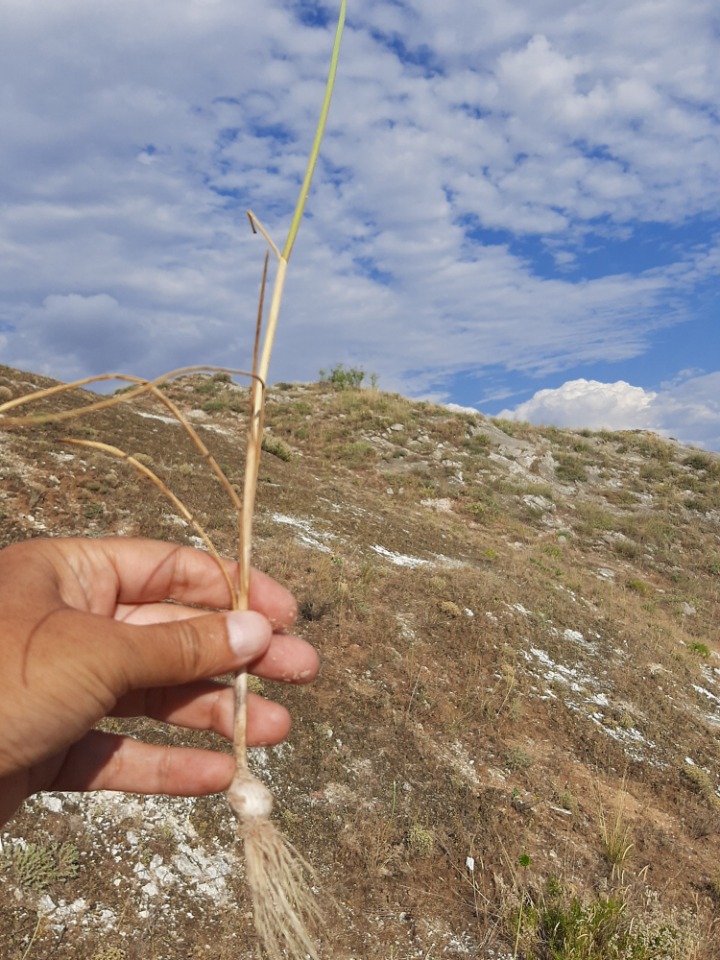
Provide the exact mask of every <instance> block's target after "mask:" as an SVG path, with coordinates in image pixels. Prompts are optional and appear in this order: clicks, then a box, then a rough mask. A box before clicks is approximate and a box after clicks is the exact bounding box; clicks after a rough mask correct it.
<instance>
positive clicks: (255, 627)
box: [226, 611, 272, 660]
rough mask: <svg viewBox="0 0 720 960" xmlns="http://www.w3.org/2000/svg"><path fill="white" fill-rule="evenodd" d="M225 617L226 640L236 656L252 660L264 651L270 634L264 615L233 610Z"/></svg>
mask: <svg viewBox="0 0 720 960" xmlns="http://www.w3.org/2000/svg"><path fill="white" fill-rule="evenodd" d="M226 619H227V631H228V640H229V643H230V647H231V649H232V651H233V653H234V654H235V656H236V657H238V658H240V659H242V660H252V659H253V657H256V656H258V655H259V654H261V653H263V652H264V651H265V648H266V647H267V645H268V641H269V640H270V636H271V634H272V630H271V627H270V624H269V623H268V621H267V620H266V619H265V617H263V616H262V615H261V614H259V613H253V612H252V611H234V612H233V613H229V614H228V615H227V618H226Z"/></svg>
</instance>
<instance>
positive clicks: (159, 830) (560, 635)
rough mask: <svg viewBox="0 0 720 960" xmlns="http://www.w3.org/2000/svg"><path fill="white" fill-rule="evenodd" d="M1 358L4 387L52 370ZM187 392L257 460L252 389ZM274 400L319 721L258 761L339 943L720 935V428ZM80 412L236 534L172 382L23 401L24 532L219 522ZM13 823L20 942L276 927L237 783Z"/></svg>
mask: <svg viewBox="0 0 720 960" xmlns="http://www.w3.org/2000/svg"><path fill="white" fill-rule="evenodd" d="M0 374H2V376H0V389H3V388H4V390H3V392H4V393H5V394H6V395H11V394H12V395H18V394H20V393H24V392H28V391H29V390H31V389H33V388H34V387H35V386H36V385H45V384H47V383H49V381H44V380H42V378H39V377H36V376H33V375H30V374H21V373H19V372H18V371H13V370H10V369H7V368H2V369H0ZM168 392H169V394H170V395H171V396H172V397H173V398H174V399H175V401H176V402H177V403H178V404H179V405H180V406H181V407H182V408H183V409H184V410H186V411H188V416H189V417H190V419H191V420H192V421H193V423H194V424H195V425H196V426H197V428H198V430H199V431H200V433H201V435H202V436H203V438H204V439H205V441H206V442H207V444H208V446H209V447H211V449H212V450H213V452H214V454H215V456H216V459H217V460H218V461H219V462H220V463H221V464H222V466H223V469H224V470H225V471H226V472H227V473H228V475H229V476H230V478H231V479H232V480H233V481H234V482H235V481H237V482H239V481H240V478H241V471H242V460H243V448H244V417H245V410H246V408H247V402H246V391H245V389H241V388H239V387H237V386H235V385H234V384H232V383H228V382H226V380H224V379H223V377H221V376H220V377H217V376H216V377H209V378H198V377H196V378H189V379H186V380H180V381H176V382H175V383H174V384H172V385H171V386H170V387H169V388H168ZM48 403H49V401H48ZM55 403H56V406H58V405H60V404H64V405H68V403H69V399H68V398H67V397H65V398H62V399H60V400H56V401H55ZM267 427H268V433H267V440H266V444H265V446H266V452H265V454H264V459H263V462H262V465H261V484H260V489H259V509H258V519H257V549H256V563H257V564H258V565H259V566H261V567H263V568H264V569H266V570H267V571H268V572H269V573H271V574H272V575H274V576H276V577H277V578H278V579H280V580H281V581H282V582H284V583H286V584H287V585H288V586H289V587H290V588H291V589H293V590H294V591H295V593H296V594H297V596H298V598H299V600H300V604H301V611H302V620H301V623H300V627H299V632H300V633H302V634H303V635H304V636H306V637H307V638H308V639H309V640H311V641H312V642H313V643H315V644H317V646H318V648H319V649H320V651H321V654H322V657H323V664H324V666H323V671H322V674H321V677H320V679H319V680H318V682H317V683H316V684H315V685H313V687H312V688H310V689H303V690H290V691H286V690H275V689H273V690H272V691H270V690H268V691H267V692H268V693H271V695H272V696H274V697H277V698H278V699H281V700H283V702H285V703H287V704H288V706H289V707H290V709H291V711H292V713H293V716H294V718H295V725H294V728H293V731H292V733H291V736H290V739H289V741H288V742H287V744H285V745H283V746H281V747H279V748H276V749H273V750H259V751H256V752H255V756H254V760H253V762H254V764H255V767H256V769H257V770H258V772H259V773H260V775H261V776H262V777H263V778H265V779H266V780H267V782H268V783H269V784H270V785H271V786H272V788H273V790H274V792H275V794H276V797H277V799H278V816H279V818H280V820H281V822H282V825H283V829H284V830H285V831H286V832H287V833H288V834H289V835H290V837H291V838H292V840H293V842H294V843H295V844H296V845H297V846H298V847H299V848H300V849H301V850H302V851H303V852H304V853H305V854H306V856H307V857H308V858H309V859H310V860H311V861H312V862H313V863H314V864H315V865H316V866H317V868H318V870H319V872H320V874H321V876H322V878H323V883H324V885H325V887H326V888H327V890H328V891H329V892H330V893H331V894H332V895H333V896H334V898H335V900H336V901H337V903H338V910H337V915H336V916H335V917H334V919H333V920H332V923H331V936H330V939H331V941H332V942H331V944H330V945H328V948H327V956H333V957H337V958H351V957H355V958H364V960H376V958H377V960H381V958H382V960H389V958H397V960H400V958H411V957H412V958H416V957H417V958H431V957H435V958H438V957H448V958H452V957H471V958H490V957H492V958H494V960H500V958H506V960H509V958H511V957H515V956H517V957H527V958H530V957H538V958H544V957H548V958H551V957H554V958H568V960H580V958H585V957H587V958H613V957H617V958H621V957H632V958H635V960H644V958H648V960H649V958H651V957H653V958H662V957H668V958H670V957H672V958H687V960H689V958H713V957H717V956H720V949H719V948H718V947H717V946H716V943H715V941H716V939H717V935H716V933H717V931H714V925H715V923H716V918H717V911H718V906H719V904H720V836H719V830H720V793H719V782H718V771H719V770H720V762H719V761H720V740H719V737H718V733H719V731H720V645H718V643H717V641H716V636H717V629H716V625H717V623H718V620H719V619H720V617H719V613H720V603H719V601H720V458H718V457H717V456H713V455H710V454H705V453H702V452H699V451H696V450H690V449H687V448H683V447H682V446H680V445H678V444H676V443H673V442H669V441H668V442H666V441H663V440H660V439H658V438H657V437H655V436H653V435H651V434H647V433H609V432H600V433H590V432H588V431H583V432H581V433H579V432H573V431H568V430H557V429H551V428H550V429H539V428H533V427H529V426H527V425H518V424H509V423H501V422H498V421H489V420H487V419H484V418H483V417H481V416H471V415H468V414H459V413H452V412H449V411H448V410H446V409H444V408H442V407H437V406H432V405H428V404H419V403H412V402H409V401H406V400H404V399H402V398H400V397H398V396H393V395H387V394H382V393H379V392H377V391H374V390H363V391H361V390H356V389H348V390H336V389H333V387H332V386H331V385H329V384H313V385H299V384H294V385H293V384H280V385H278V386H276V387H275V388H273V390H272V391H270V392H269V395H268V407H267ZM67 433H74V435H76V436H81V437H86V438H88V437H90V438H101V439H103V440H106V441H107V442H110V443H113V444H116V445H118V446H120V447H122V448H123V449H125V450H126V451H127V452H128V453H131V454H137V453H142V454H143V455H144V457H145V458H146V462H148V463H151V464H152V465H153V468H154V469H156V470H157V472H158V473H159V474H160V475H161V476H163V478H164V479H166V481H167V482H168V484H169V485H170V487H171V488H172V489H173V491H174V492H175V493H176V494H178V495H179V496H181V497H182V498H183V499H184V500H185V501H186V502H187V503H188V505H189V506H190V508H191V510H192V511H193V512H194V513H195V515H196V516H197V517H198V519H199V520H200V521H201V522H202V523H203V525H205V527H206V528H207V530H208V532H210V533H211V535H212V536H213V538H214V539H215V541H216V543H217V545H218V546H219V548H220V549H221V550H223V551H225V552H227V553H228V554H230V555H232V554H233V553H234V552H235V546H234V539H233V537H234V534H233V531H234V518H233V517H232V514H231V511H230V510H229V507H228V505H227V504H226V502H225V500H224V498H223V496H222V495H221V493H220V492H219V490H216V489H215V484H213V483H211V482H210V481H208V480H207V477H206V474H205V472H204V467H203V464H202V463H201V462H200V459H199V457H198V456H197V455H196V454H195V453H194V452H193V451H192V449H191V448H189V447H187V446H186V445H185V442H184V440H183V438H182V435H181V433H180V430H179V428H178V427H177V426H176V425H174V424H172V423H170V422H167V417H166V411H165V410H164V409H163V408H162V407H160V408H158V407H157V406H153V404H151V403H150V402H149V401H141V402H140V403H138V404H137V405H132V406H131V405H130V404H127V405H126V404H123V405H120V406H118V407H115V408H113V409H110V410H106V411H103V412H101V413H98V414H96V415H92V416H91V417H88V418H87V419H82V420H76V421H73V423H72V426H71V427H70V428H67V427H65V426H63V427H59V426H48V427H38V428H33V429H32V430H24V431H8V432H6V433H2V432H0V451H1V454H2V461H1V464H2V466H1V469H2V487H1V492H0V517H1V519H0V544H1V545H6V544H8V543H10V542H13V541H15V540H18V539H24V538H27V537H33V536H44V535H53V536H57V535H68V534H77V533H86V534H88V535H91V536H99V535H106V534H120V535H142V536H153V537H161V538H165V539H172V540H174V541H177V542H186V543H196V538H195V537H194V534H193V531H192V529H190V528H189V527H187V525H185V524H184V522H183V521H181V520H179V519H178V518H177V517H175V516H174V515H173V514H172V513H171V511H170V509H169V507H168V506H167V504H166V503H165V501H164V500H163V499H162V497H161V495H160V494H159V493H158V492H157V491H156V490H155V489H154V488H153V487H152V486H151V485H150V484H149V483H148V482H147V481H145V480H144V479H142V478H140V477H138V476H136V475H135V474H134V473H133V472H132V471H130V470H129V468H128V467H126V466H125V465H124V464H122V463H119V462H117V461H114V460H111V459H110V458H108V457H106V456H105V455H101V454H98V453H94V452H91V451H86V450H81V449H79V448H71V447H68V446H67V445H65V446H64V445H63V444H62V442H61V437H62V436H64V435H65V434H67ZM265 686H266V687H269V686H270V685H269V684H266V685H265ZM126 725H127V724H126ZM129 726H130V728H131V729H132V730H134V731H135V732H136V733H137V734H138V735H139V736H144V737H149V738H153V739H155V740H168V739H172V740H173V742H183V741H184V740H185V739H186V740H187V741H188V742H189V741H193V742H197V741H198V739H200V740H204V741H206V742H207V741H208V740H209V737H207V736H206V735H203V736H202V737H198V736H197V735H190V734H187V735H186V734H185V733H183V732H178V731H173V730H168V729H167V728H164V727H162V726H161V725H159V724H150V723H148V722H147V721H133V722H129ZM217 746H218V747H219V748H220V749H226V747H225V746H224V745H221V744H218V745H217ZM1 837H2V852H1V853H0V938H1V939H2V942H4V944H5V947H4V949H3V957H8V958H9V960H10V958H12V960H14V958H20V957H29V958H33V957H46V956H47V957H50V956H52V957H53V958H58V960H62V958H70V957H87V958H89V960H90V958H92V960H136V958H137V960H140V958H143V960H148V958H156V960H171V958H179V957H204V956H213V957H216V958H222V957H227V958H230V957H244V956H251V955H252V949H253V948H252V944H253V938H252V931H251V924H250V919H249V913H248V909H249V908H248V904H247V901H246V898H245V892H244V888H243V882H242V869H243V868H242V859H241V856H240V852H239V850H238V849H237V846H236V843H235V839H234V828H233V824H232V819H231V816H230V815H229V813H228V811H227V808H226V805H225V802H224V800H223V798H217V797H214V798H204V799H200V800H170V799H164V798H163V799H156V798H153V799H143V798H126V797H123V796H118V795H112V794H98V795H95V796H88V797H78V796H74V795H61V794H57V795H43V796H39V797H37V798H34V799H33V800H31V801H30V802H29V803H28V804H27V805H26V809H25V810H24V811H23V812H22V813H21V814H20V815H18V817H17V818H16V819H15V820H14V821H13V822H12V823H11V824H9V825H8V827H7V828H6V830H5V832H4V833H2V834H1ZM33 936H34V938H35V939H34V941H33V942H32V946H31V947H30V948H29V950H28V944H29V943H30V942H31V939H32V937H33ZM26 950H28V952H27V953H26V952H25V951H26ZM593 951H594V952H593Z"/></svg>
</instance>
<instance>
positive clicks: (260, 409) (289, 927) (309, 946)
mask: <svg viewBox="0 0 720 960" xmlns="http://www.w3.org/2000/svg"><path fill="white" fill-rule="evenodd" d="M344 23H345V0H342V2H341V7H340V16H339V19H338V25H337V31H336V34H335V43H334V45H333V53H332V60H331V64H330V71H329V75H328V80H327V85H326V89H325V98H324V100H323V105H322V109H321V112H320V119H319V121H318V125H317V129H316V132H315V139H314V141H313V146H312V150H311V152H310V157H309V160H308V164H307V169H306V172H305V177H304V180H303V184H302V187H301V189H300V195H299V197H298V200H297V204H296V206H295V212H294V214H293V218H292V222H291V225H290V230H289V232H288V236H287V240H286V242H285V246H284V247H283V251H282V253H280V252H279V251H278V248H277V246H276V245H275V244H274V243H273V241H272V239H271V238H270V236H269V234H268V233H267V231H266V230H265V228H264V227H263V226H262V224H261V223H260V222H259V221H258V219H257V218H256V217H255V216H254V215H253V214H252V213H251V212H250V211H248V217H249V219H250V225H251V227H252V228H253V231H255V230H258V231H259V232H260V233H261V234H262V236H263V237H264V238H265V240H266V242H267V244H268V246H269V247H270V249H271V250H272V252H273V253H274V254H275V256H276V257H277V271H276V274H275V281H274V284H273V292H272V298H271V301H270V309H269V311H268V318H267V326H266V330H265V335H264V338H263V343H262V350H261V351H260V355H259V357H258V339H259V338H258V337H256V341H255V351H254V356H253V375H254V376H253V385H252V389H251V411H250V426H249V429H248V444H247V454H246V460H245V483H244V490H243V512H242V522H241V524H240V542H239V545H238V553H239V557H240V573H239V577H240V579H239V583H238V590H237V593H238V602H239V608H240V609H242V610H244V609H247V606H248V586H249V572H250V558H251V544H252V524H253V515H254V506H255V496H256V492H257V481H258V472H259V466H260V450H261V447H262V433H263V413H264V401H265V390H264V384H265V383H266V382H267V373H268V368H269V365H270V356H271V353H272V348H273V343H274V339H275V331H276V329H277V322H278V317H279V315H280V305H281V303H282V296H283V290H284V288H285V278H286V276H287V268H288V261H289V259H290V254H291V253H292V249H293V245H294V243H295V237H296V235H297V231H298V228H299V226H300V221H301V219H302V215H303V211H304V209H305V203H306V200H307V197H308V193H309V191H310V184H311V181H312V175H313V171H314V169H315V165H316V163H317V158H318V154H319V151H320V144H321V142H322V138H323V133H324V131H325V124H326V121H327V116H328V110H329V108H330V100H331V97H332V91H333V87H334V83H335V74H336V71H337V62H338V55H339V51H340V39H341V37H342V32H343V26H344ZM265 262H266V264H267V259H266V261H265ZM263 289H264V283H263ZM260 321H261V316H260V314H259V318H258V334H259V329H260ZM234 740H235V745H234V746H235V763H236V771H235V778H234V780H233V783H232V785H231V787H230V789H229V790H228V800H229V803H230V806H231V808H232V810H233V811H234V813H235V814H236V816H237V817H238V819H239V821H240V831H241V836H242V838H243V841H244V844H245V857H246V862H247V879H248V886H249V887H250V892H251V894H252V899H253V910H254V916H255V929H256V930H257V933H258V935H259V937H260V939H261V941H262V944H263V947H264V949H265V952H266V954H267V955H268V956H269V957H270V958H271V960H281V958H282V957H284V956H289V957H290V958H291V960H304V958H306V957H308V956H309V957H311V958H313V960H314V958H317V952H316V949H315V946H314V942H313V938H312V936H311V932H309V931H314V930H316V929H318V928H319V927H320V926H321V925H322V924H321V921H322V918H321V914H320V910H319V909H318V906H317V902H316V900H315V898H314V895H313V893H312V886H313V883H314V874H313V872H312V870H311V868H310V867H309V866H308V864H307V863H306V862H305V861H304V860H303V859H302V857H300V856H299V855H298V853H297V851H295V850H294V848H293V847H292V846H291V845H290V844H289V843H288V842H287V840H286V839H285V838H284V837H283V836H282V834H281V833H280V831H279V830H278V829H277V828H276V827H275V825H274V823H273V822H272V821H271V820H270V810H271V807H272V798H271V796H270V793H269V791H268V790H267V789H266V788H265V787H264V785H263V784H261V783H260V782H259V781H258V780H257V779H256V778H255V777H253V776H252V774H251V773H250V772H249V770H248V765H247V673H245V672H244V671H243V672H240V673H239V674H238V675H237V677H236V680H235V736H234Z"/></svg>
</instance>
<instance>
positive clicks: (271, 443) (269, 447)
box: [262, 433, 292, 463]
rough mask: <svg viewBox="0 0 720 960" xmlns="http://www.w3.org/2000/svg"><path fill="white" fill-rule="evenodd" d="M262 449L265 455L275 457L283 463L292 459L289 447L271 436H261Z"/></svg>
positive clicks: (266, 434)
mask: <svg viewBox="0 0 720 960" xmlns="http://www.w3.org/2000/svg"><path fill="white" fill-rule="evenodd" d="M262 449H263V450H264V451H265V453H270V454H272V456H273V457H277V458H278V460H283V461H284V462H285V463H287V462H288V461H290V460H291V459H292V450H291V449H290V447H289V446H288V445H287V444H286V443H285V442H284V441H283V440H281V439H280V438H279V437H273V436H272V434H268V433H265V434H263V438H262Z"/></svg>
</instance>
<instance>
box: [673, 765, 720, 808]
mask: <svg viewBox="0 0 720 960" xmlns="http://www.w3.org/2000/svg"><path fill="white" fill-rule="evenodd" d="M680 773H681V775H682V778H683V780H685V782H686V783H688V784H689V785H690V787H691V788H692V790H693V791H694V792H695V793H697V794H699V795H700V796H701V797H702V798H703V800H705V802H706V803H707V804H708V805H709V806H710V807H712V808H713V809H714V810H717V811H720V797H719V796H718V795H717V793H716V792H715V784H714V782H713V780H712V779H711V778H710V775H709V774H708V773H706V771H705V770H703V768H702V767H699V766H697V764H694V763H692V764H691V763H686V764H683V766H682V767H681V770H680Z"/></svg>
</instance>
